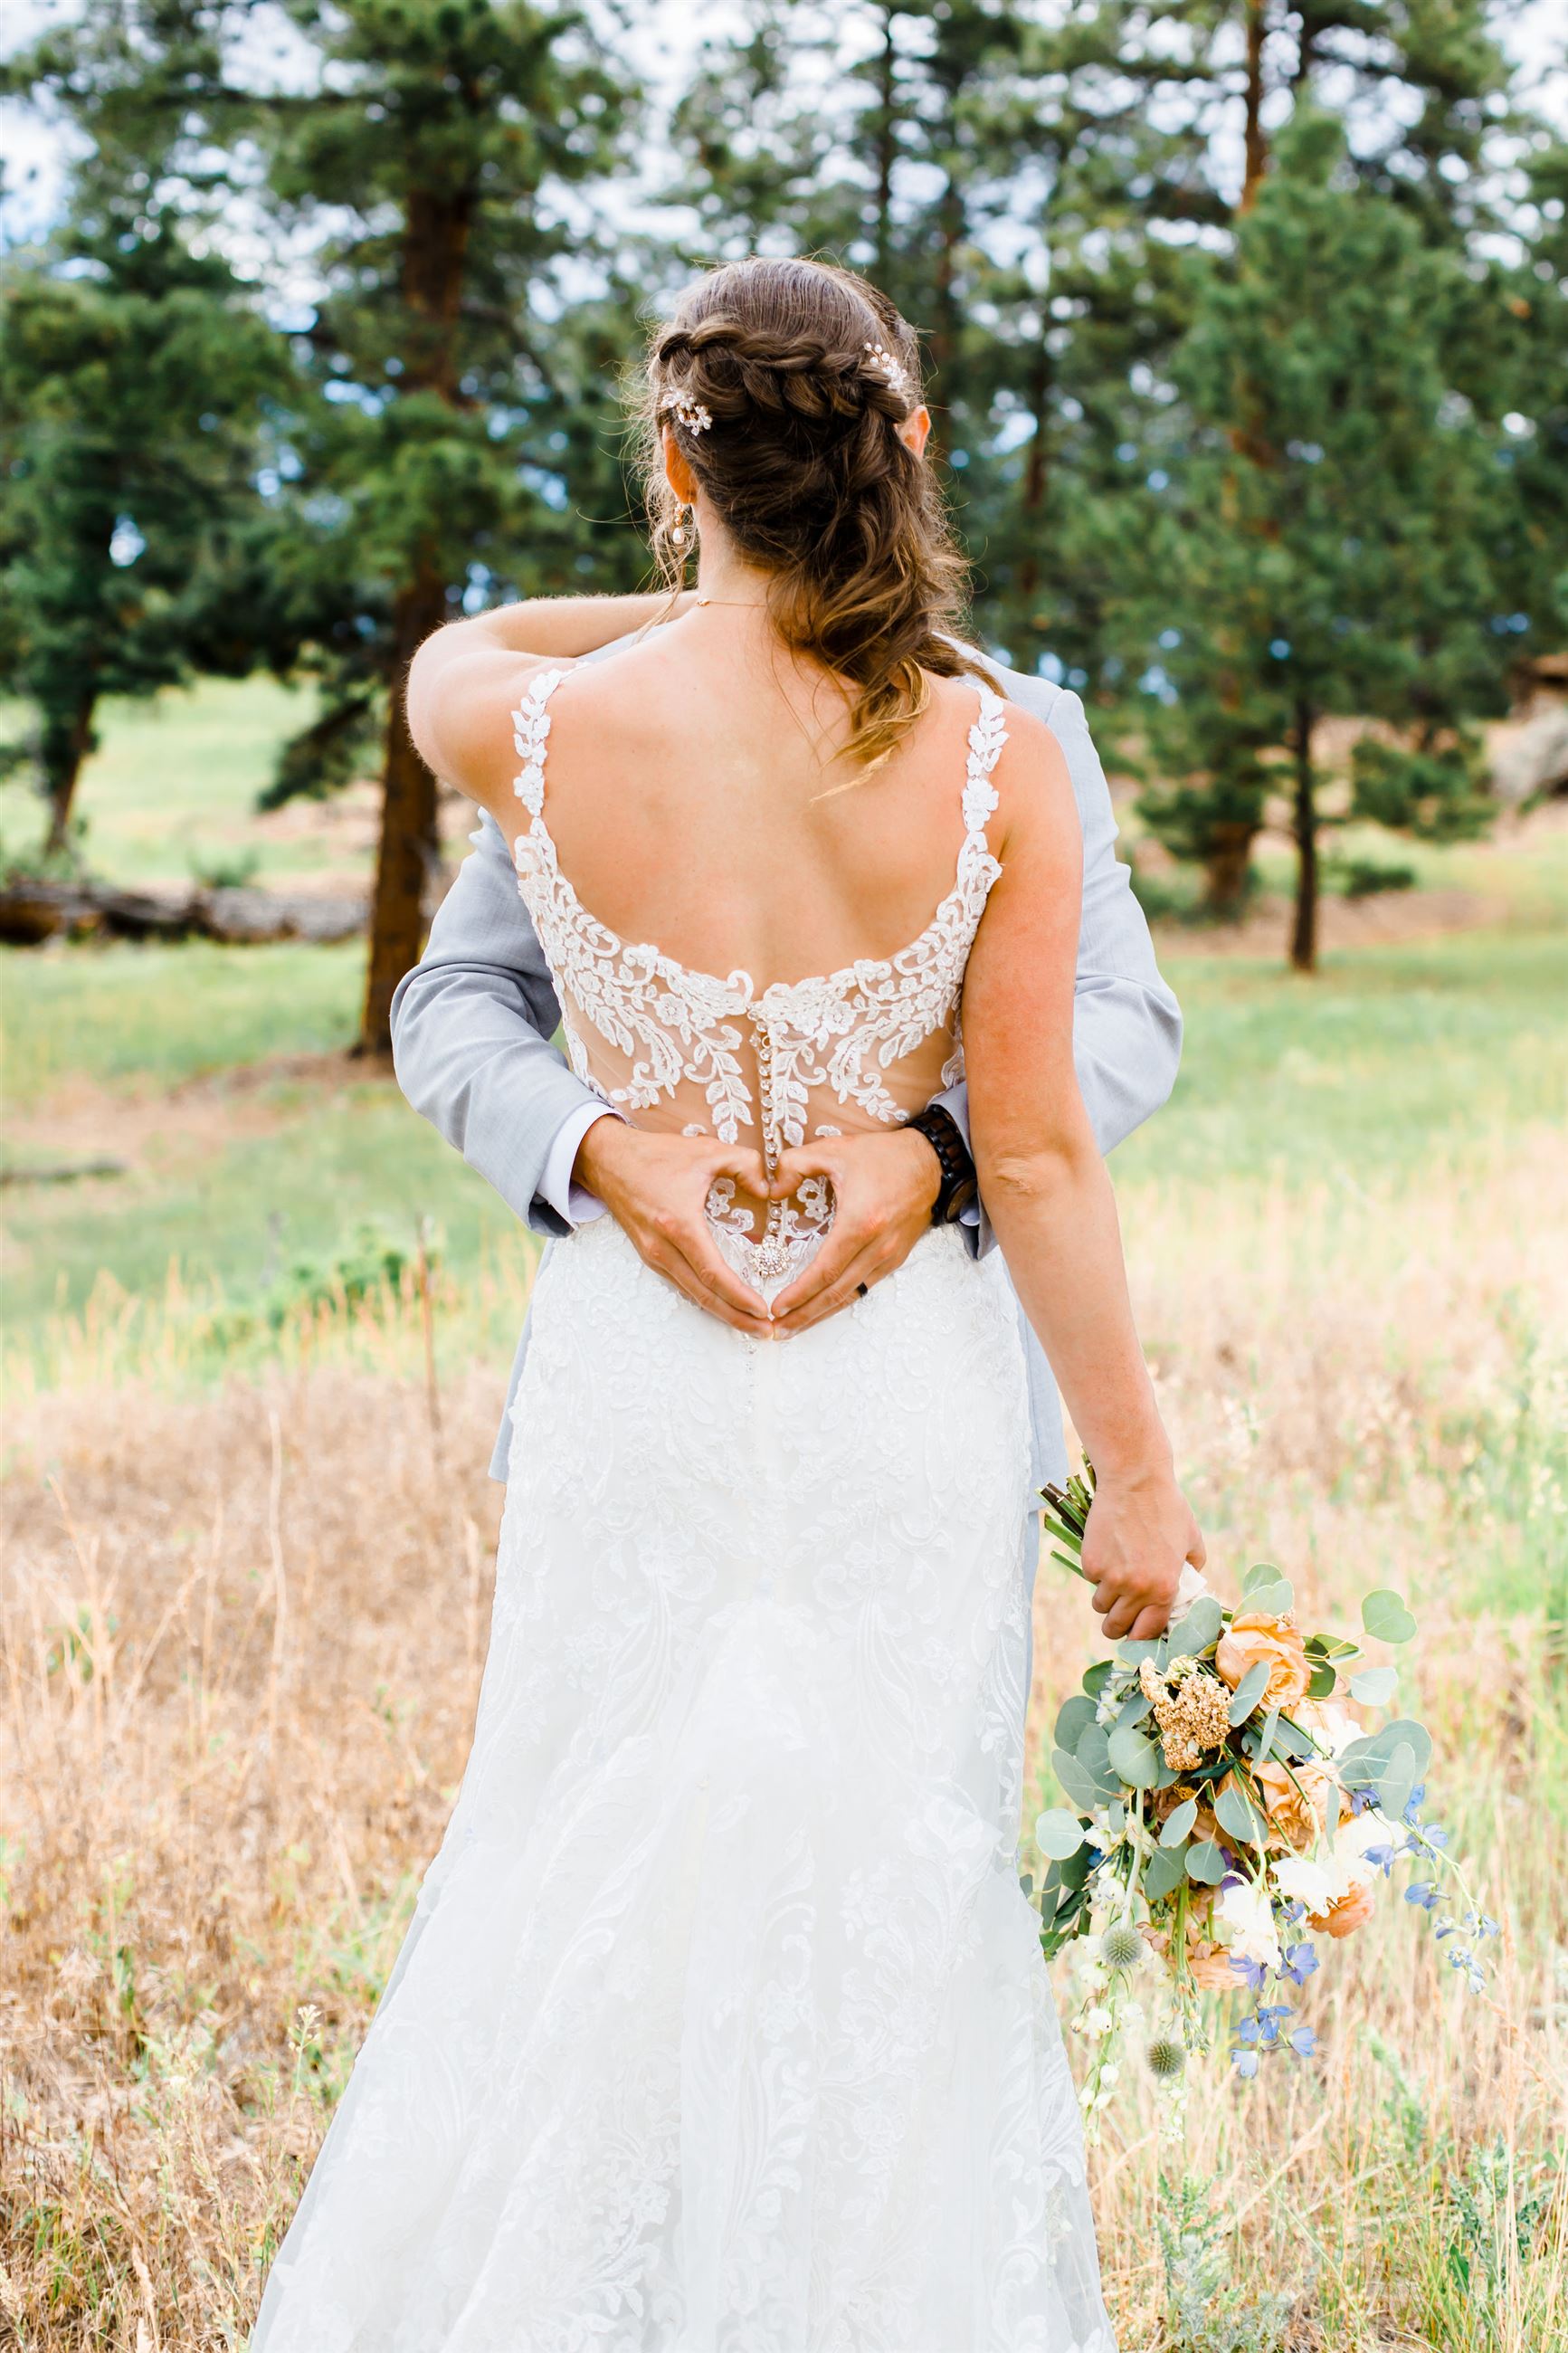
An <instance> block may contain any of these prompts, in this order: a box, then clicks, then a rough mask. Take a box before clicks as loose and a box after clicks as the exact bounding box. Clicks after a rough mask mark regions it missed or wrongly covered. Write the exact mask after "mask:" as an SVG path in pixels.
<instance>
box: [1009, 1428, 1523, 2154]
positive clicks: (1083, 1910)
mask: <svg viewBox="0 0 1568 2353" xmlns="http://www.w3.org/2000/svg"><path fill="white" fill-rule="evenodd" d="M1043 1500H1044V1503H1045V1505H1046V1513H1045V1525H1046V1529H1047V1535H1049V1536H1050V1537H1051V1538H1052V1539H1053V1552H1052V1557H1053V1558H1054V1559H1056V1560H1058V1561H1059V1562H1060V1563H1061V1564H1062V1565H1063V1566H1064V1567H1068V1568H1070V1569H1073V1570H1074V1571H1075V1572H1076V1573H1077V1574H1079V1575H1080V1576H1081V1575H1082V1573H1083V1571H1082V1561H1081V1555H1082V1550H1083V1534H1084V1527H1085V1525H1086V1523H1087V1521H1088V1518H1089V1506H1090V1504H1092V1502H1093V1500H1094V1472H1093V1470H1092V1468H1091V1466H1090V1465H1089V1463H1087V1462H1086V1463H1085V1465H1084V1469H1083V1474H1082V1476H1081V1477H1076V1478H1073V1479H1070V1480H1069V1481H1068V1484H1067V1486H1066V1487H1065V1488H1062V1487H1047V1488H1046V1489H1045V1491H1044V1495H1043ZM1362 1624H1363V1629H1364V1630H1365V1632H1366V1633H1367V1634H1368V1635H1369V1636H1370V1637H1372V1638H1373V1640H1374V1641H1380V1642H1388V1643H1402V1642H1407V1641H1409V1640H1410V1638H1411V1636H1412V1635H1413V1634H1414V1633H1415V1620H1414V1619H1413V1618H1412V1617H1411V1615H1410V1612H1409V1611H1408V1609H1406V1608H1405V1604H1404V1602H1403V1601H1402V1600H1401V1599H1400V1597H1399V1596H1398V1595H1397V1594H1396V1593H1393V1592H1389V1591H1386V1590H1384V1591H1379V1592H1375V1593H1369V1594H1368V1595H1367V1596H1366V1599H1364V1600H1363V1603H1362ZM1361 1656H1362V1651H1361V1647H1360V1645H1359V1644H1358V1643H1355V1642H1351V1641H1343V1640H1342V1639H1341V1638H1340V1637H1339V1636H1337V1635H1332V1634H1321V1633H1313V1634H1304V1633H1302V1632H1301V1630H1300V1628H1299V1627H1298V1626H1297V1623H1296V1619H1295V1595H1294V1592H1293V1591H1292V1588H1291V1586H1290V1582H1289V1578H1288V1577H1283V1576H1282V1575H1281V1574H1280V1572H1279V1570H1278V1569H1277V1568H1274V1567H1270V1566H1268V1564H1266V1563H1260V1564H1259V1565H1258V1567H1253V1568H1249V1569H1248V1570H1247V1574H1246V1576H1245V1577H1244V1578H1243V1580H1242V1590H1241V1602H1240V1606H1239V1607H1238V1608H1237V1609H1227V1608H1226V1607H1225V1605H1224V1604H1223V1603H1222V1602H1221V1601H1220V1600H1219V1599H1217V1597H1216V1596H1215V1595H1214V1594H1213V1593H1211V1592H1210V1591H1209V1589H1208V1587H1207V1585H1206V1584H1205V1581H1204V1579H1203V1578H1202V1577H1200V1576H1198V1574H1197V1572H1196V1571H1195V1570H1194V1569H1190V1568H1189V1569H1186V1570H1184V1572H1183V1576H1182V1582H1181V1587H1180V1588H1179V1590H1178V1593H1177V1597H1176V1606H1175V1609H1174V1610H1173V1613H1172V1618H1171V1622H1170V1624H1169V1625H1168V1627H1167V1628H1166V1630H1165V1631H1164V1632H1163V1634H1162V1635H1161V1636H1160V1637H1159V1639H1158V1640H1157V1641H1136V1642H1135V1641H1123V1642H1121V1643H1119V1644H1118V1645H1117V1650H1116V1655H1115V1657H1114V1658H1113V1659H1102V1660H1100V1661H1099V1662H1097V1663H1096V1664H1095V1665H1094V1666H1091V1667H1090V1668H1089V1672H1088V1673H1087V1674H1086V1675H1085V1676H1084V1678H1083V1688H1082V1690H1081V1691H1079V1692H1075V1693H1074V1694H1073V1696H1072V1697H1071V1698H1070V1699H1069V1700H1068V1702H1067V1704H1065V1706H1064V1707H1063V1708H1062V1710H1061V1713H1060V1714H1059V1715H1058V1717H1057V1724H1056V1746H1055V1748H1054V1751H1053V1753H1052V1760H1051V1761H1052V1764H1053V1766H1054V1767H1055V1771H1056V1777H1057V1779H1058V1782H1059V1783H1060V1785H1061V1787H1062V1788H1063V1790H1064V1791H1065V1792H1066V1794H1067V1797H1068V1799H1069V1800H1070V1803H1069V1805H1068V1806H1065V1807H1054V1808H1052V1809H1051V1810H1049V1811H1048V1812H1047V1813H1043V1814H1042V1815H1041V1816H1040V1818H1039V1820H1037V1823H1036V1825H1035V1842H1036V1845H1037V1848H1038V1850H1039V1852H1040V1854H1041V1856H1042V1857H1043V1858H1045V1860H1046V1862H1047V1869H1046V1871H1045V1874H1044V1877H1043V1879H1042V1881H1041V1883H1040V1885H1039V1887H1038V1889H1037V1890H1036V1889H1035V1887H1034V1886H1033V1883H1032V1882H1031V1881H1029V1880H1026V1882H1025V1886H1026V1892H1027V1893H1028V1894H1030V1896H1031V1897H1032V1898H1033V1899H1034V1900H1036V1901H1037V1903H1038V1905H1039V1913H1040V1937H1041V1943H1042V1945H1043V1946H1044V1948H1045V1951H1046V1954H1047V1957H1052V1956H1054V1955H1055V1954H1057V1953H1058V1952H1059V1951H1061V1949H1062V1948H1063V1947H1064V1946H1066V1945H1068V1944H1070V1943H1072V1942H1073V1941H1074V1940H1075V1939H1077V1938H1079V1937H1085V1936H1093V1937H1094V1938H1095V1939H1096V1940H1097V1941H1096V1945H1095V1951H1094V1958H1093V1962H1092V1965H1091V1967H1090V1968H1089V1973H1088V1992H1087V1997H1086V1999H1085V2000H1084V2001H1083V2003H1082V2006H1081V2008H1080V2009H1079V2013H1078V2015H1077V2016H1076V2017H1075V2018H1074V2020H1073V2021H1072V2023H1073V2027H1074V2029H1075V2031H1077V2032H1079V2033H1080V2034H1082V2035H1084V2036H1085V2037H1086V2038H1087V2039H1088V2040H1089V2042H1090V2043H1091V2044H1092V2046H1093V2056H1092V2059H1091V2061H1090V2064H1089V2070H1088V2074H1087V2078H1086V2081H1085V2083H1084V2085H1083V2088H1082V2091H1081V2094H1080V2095H1079V2096H1080V2098H1081V2100H1082V2103H1083V2106H1084V2109H1085V2111H1086V2125H1087V2127H1088V2130H1089V2137H1090V2138H1091V2139H1092V2138H1093V2137H1095V2132H1096V2125H1097V2119H1098V2115H1099V2112H1100V2109H1101V2108H1103V2107H1104V2105H1106V2103H1107V2101H1109V2099H1110V2096H1111V2091H1112V2087H1113V2085H1114V2084H1115V2083H1116V2081H1117V2078H1118V2075H1119V2073H1120V2072H1121V2052H1122V2049H1123V2046H1124V2044H1125V2042H1126V2041H1127V2038H1128V2037H1129V2035H1130V2034H1131V2033H1132V2032H1134V2031H1141V2032H1142V2034H1143V2036H1144V2048H1145V2054H1146V2058H1147V2062H1148V2065H1149V2067H1150V2070H1151V2072H1152V2074H1153V2076H1154V2078H1155V2080H1156V2082H1157V2083H1158V2084H1160V2086H1161V2088H1162V2091H1163V2094H1164V2110H1165V2115H1164V2127H1165V2129H1166V2130H1167V2132H1168V2133H1169V2134H1170V2135H1172V2136H1176V2135H1179V2133H1180V2130H1181V2119H1182V2114H1183V2109H1184V2102H1185V2097H1186V2072H1185V2071H1186V2065H1187V2061H1188V2059H1189V2058H1190V2057H1191V2056H1192V2055H1193V2054H1194V2052H1200V2051H1204V2050H1206V2049H1207V2048H1208V2031H1207V2016H1208V2009H1207V2007H1206V2006H1205V2001H1204V1996H1205V1994H1222V1995H1223V1994H1230V1995H1236V1996H1239V1997H1245V2000H1244V2001H1243V2002H1242V2003H1241V2005H1240V2006H1239V2011H1238V2013H1232V2015H1233V2018H1234V2024H1233V2029H1232V2031H1233V2037H1234V2039H1233V2040H1232V2042H1231V2045H1230V2057H1231V2061H1232V2063H1233V2064H1234V2067H1235V2070H1236V2073H1237V2075H1239V2076H1241V2077H1243V2078H1246V2079H1251V2078H1253V2077H1255V2076H1256V2075H1257V2073H1258V2067H1259V2063H1260V2062H1261V2061H1262V2060H1264V2059H1265V2058H1266V2057H1267V2056H1268V2054H1270V2053H1276V2052H1279V2053H1283V2052H1289V2053H1293V2054H1294V2055H1295V2056H1297V2057H1305V2056H1307V2055H1308V2054H1309V2053H1310V2052H1312V2051H1314V2050H1315V2049H1316V2048H1317V2040H1316V2037H1315V2036H1314V2034H1313V2032H1312V2030H1311V2029H1310V2026H1308V2025H1306V2024H1304V2023H1302V2022H1301V2021H1300V2020H1299V2018H1298V2014H1297V2011H1296V2008H1295V2004H1294V2002H1293V2000H1292V1999H1291V1996H1292V1995H1293V1994H1294V1992H1295V1991H1296V1990H1297V1989H1299V1988H1300V1986H1302V1985H1303V1984H1304V1983H1305V1982H1306V1980H1307V1978H1309V1977H1310V1975H1311V1974H1312V1972H1313V1971H1314V1970H1315V1969H1316V1968H1318V1967H1319V1964H1320V1953H1319V1948H1318V1945H1317V1943H1316V1941H1315V1939H1317V1938H1318V1937H1327V1938H1329V1939H1330V1940H1334V1939H1337V1938H1340V1937H1343V1936H1350V1935H1352V1934H1353V1933H1354V1931H1355V1930H1356V1929H1358V1928H1360V1927H1361V1926H1363V1924H1364V1923H1365V1922H1366V1920H1368V1919H1369V1918H1370V1916H1371V1915H1372V1912H1373V1906H1374V1902H1375V1898H1376V1894H1377V1891H1378V1888H1379V1885H1380V1883H1382V1882H1384V1881H1387V1880H1389V1879H1391V1878H1392V1876H1393V1874H1394V1870H1395V1869H1396V1868H1400V1869H1401V1870H1404V1869H1405V1868H1408V1870H1409V1873H1410V1876H1409V1880H1408V1883H1407V1884H1406V1885H1405V1889H1404V1896H1405V1903H1406V1904H1410V1905H1417V1906H1419V1908H1420V1909H1421V1910H1422V1911H1423V1912H1424V1913H1426V1915H1428V1917H1429V1919H1430V1921H1431V1923H1432V1926H1433V1927H1434V1929H1435V1931H1436V1936H1438V1938H1439V1939H1440V1940H1441V1941H1443V1942H1444V1943H1445V1944H1446V1945H1447V1957H1448V1961H1449V1964H1450V1966H1451V1967H1452V1968H1454V1969H1456V1970H1457V1971H1458V1973H1459V1975H1460V1976H1461V1977H1462V1978H1464V1979H1465V1980H1466V1982H1467V1983H1468V1984H1469V1985H1470V1986H1471V1987H1473V1988H1475V1989H1478V1990H1479V1989H1480V1988H1481V1987H1482V1986H1483V1985H1484V1983H1485V1978H1484V1976H1483V1974H1482V1969H1481V1964H1480V1961H1479V1957H1478V1954H1479V1947H1480V1946H1481V1945H1482V1943H1483V1942H1484V1940H1485V1939H1486V1938H1487V1937H1488V1936H1496V1935H1497V1934H1498V1926H1497V1923H1496V1922H1495V1921H1494V1920H1489V1919H1488V1918H1487V1917H1486V1916H1485V1915H1484V1914H1482V1913H1481V1912H1479V1911H1478V1909H1477V1908H1476V1906H1475V1905H1474V1903H1473V1902H1471V1901H1470V1899H1469V1897H1468V1892H1467V1890H1466V1888H1465V1885H1464V1881H1463V1878H1462V1876H1461V1874H1460V1873H1459V1872H1458V1869H1457V1867H1456V1866H1455V1865H1454V1863H1453V1862H1452V1860H1451V1858H1450V1857H1449V1855H1448V1854H1447V1833H1446V1832H1445V1831H1443V1830H1442V1829H1441V1828H1439V1827H1438V1826H1437V1825H1436V1824H1434V1823H1431V1822H1428V1821H1426V1820H1425V1819H1424V1816H1423V1806H1424V1804H1425V1799H1426V1767H1427V1763H1428V1760H1429V1758H1430V1757H1431V1753H1432V1743H1431V1740H1430V1738H1429V1737H1428V1736H1427V1734H1426V1730H1425V1728H1424V1726H1423V1725H1420V1724H1418V1723H1417V1722H1416V1721H1415V1718H1414V1717H1413V1716H1407V1715H1395V1716H1394V1717H1392V1718H1391V1719H1390V1720H1388V1721H1386V1722H1384V1723H1383V1724H1382V1725H1379V1726H1378V1727H1377V1728H1376V1729H1374V1730H1368V1729H1367V1728H1366V1727H1365V1725H1363V1723H1362V1722H1361V1721H1360V1720H1359V1719H1358V1717H1357V1716H1356V1715H1352V1712H1351V1710H1350V1708H1348V1707H1347V1706H1346V1705H1345V1704H1344V1700H1345V1698H1348V1699H1349V1700H1351V1701H1352V1702H1353V1703H1355V1704H1356V1705H1357V1706H1359V1707H1363V1708H1367V1709H1372V1710H1376V1711H1381V1710H1384V1709H1385V1708H1387V1707H1388V1705H1389V1704H1390V1703H1391V1702H1392V1701H1393V1699H1394V1693H1395V1690H1396V1688H1397V1684H1398V1674H1397V1671H1396V1670H1395V1669H1394V1667H1392V1666H1360V1667H1355V1666H1354V1662H1356V1661H1357V1660H1359V1659H1360V1658H1361ZM1352 1668H1353V1672H1352ZM1342 1694H1343V1696H1342ZM1151 1952H1152V1954H1153V1955H1154V1956H1155V1957H1156V1958H1157V1959H1158V1962H1159V1964H1160V1991H1159V1994H1158V1996H1157V1997H1156V2000H1155V2014H1154V2016H1153V2018H1152V2021H1151V2020H1150V2019H1149V2017H1148V2015H1147V2013H1146V2011H1145V2008H1144V2005H1143V2003H1142V2001H1140V2000H1138V1999H1137V1998H1136V1990H1135V1985H1134V1978H1135V1973H1136V1972H1137V1971H1138V1969H1139V1968H1140V1965H1141V1964H1142V1962H1144V1961H1145V1960H1146V1959H1147V1958H1148V1957H1149V1955H1150V1953H1151Z"/></svg>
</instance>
